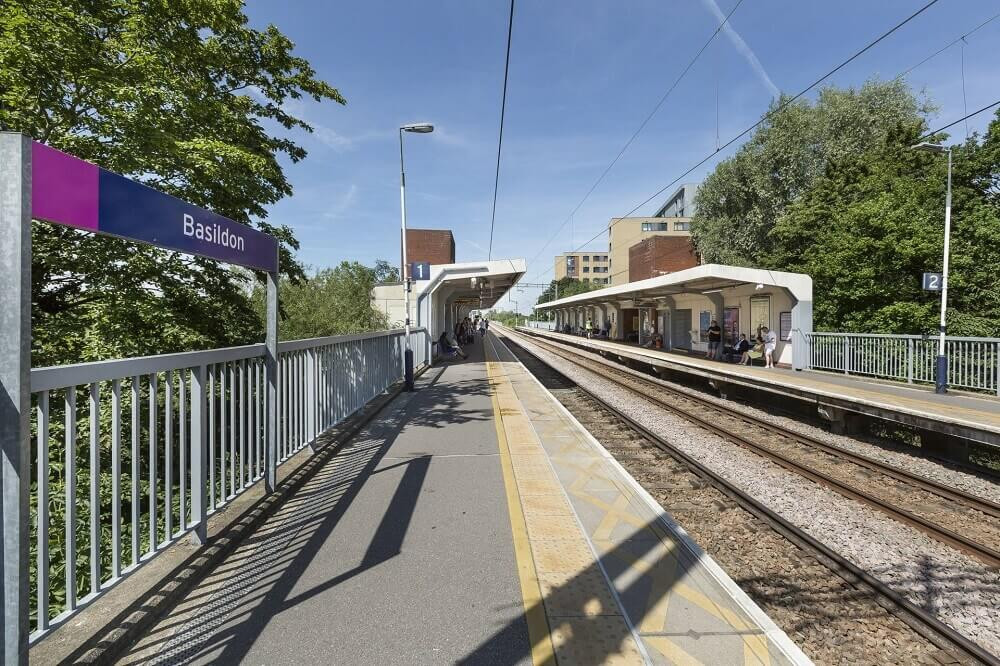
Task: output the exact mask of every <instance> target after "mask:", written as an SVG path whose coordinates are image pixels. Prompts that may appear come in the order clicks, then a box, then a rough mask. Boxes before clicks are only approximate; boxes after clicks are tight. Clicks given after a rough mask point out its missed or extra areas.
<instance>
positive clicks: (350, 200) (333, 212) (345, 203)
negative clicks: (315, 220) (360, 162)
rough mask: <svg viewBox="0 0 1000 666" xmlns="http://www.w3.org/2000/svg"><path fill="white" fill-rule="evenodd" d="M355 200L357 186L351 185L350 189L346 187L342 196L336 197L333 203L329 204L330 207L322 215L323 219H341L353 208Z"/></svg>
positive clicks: (355, 184)
mask: <svg viewBox="0 0 1000 666" xmlns="http://www.w3.org/2000/svg"><path fill="white" fill-rule="evenodd" d="M357 198H358V185H357V183H351V185H350V187H348V188H347V190H346V191H345V192H344V193H343V194H341V195H340V196H339V197H337V198H336V199H335V200H334V201H333V203H332V204H330V207H329V208H327V210H326V212H325V213H323V217H325V218H328V219H333V220H336V219H339V218H341V217H343V215H344V214H345V213H347V211H348V210H350V209H351V207H352V206H354V202H355V201H357Z"/></svg>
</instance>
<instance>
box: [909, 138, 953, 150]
mask: <svg viewBox="0 0 1000 666" xmlns="http://www.w3.org/2000/svg"><path fill="white" fill-rule="evenodd" d="M910 150H923V151H926V152H928V153H947V152H948V149H947V148H945V147H944V146H941V145H939V144H936V143H931V142H929V141H922V142H920V143H918V144H917V145H915V146H910Z"/></svg>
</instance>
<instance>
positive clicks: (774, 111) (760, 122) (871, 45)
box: [532, 0, 961, 281]
mask: <svg viewBox="0 0 1000 666" xmlns="http://www.w3.org/2000/svg"><path fill="white" fill-rule="evenodd" d="M938 2H939V0H930V2H928V3H927V4H925V5H924V6H923V7H921V8H920V9H918V10H917V11H915V12H913V13H912V14H910V15H909V16H907V17H906V18H905V19H903V20H902V21H900V22H899V23H897V24H896V25H895V26H893V27H892V28H890V29H889V30H887V31H886V32H884V33H882V35H880V36H879V37H878V38H876V39H875V40H873V41H871V42H869V43H868V44H867V45H866V46H865V47H863V48H862V49H861V50H859V51H857V52H856V53H854V55H852V56H851V57H849V58H848V59H847V60H844V61H843V62H841V63H840V64H839V65H837V66H836V67H834V68H833V69H831V70H830V71H828V72H827V73H826V74H824V75H823V76H821V77H819V78H818V79H816V80H815V81H813V82H812V83H811V84H809V85H808V86H807V87H805V88H803V89H802V90H801V91H799V92H798V93H797V94H795V95H794V96H792V97H790V98H788V99H786V100H784V101H783V102H782V103H781V104H779V105H778V106H777V107H775V108H774V109H772V110H770V111H768V112H767V113H765V114H764V115H763V116H761V119H760V120H758V121H757V122H755V123H754V124H752V125H750V126H749V127H747V128H746V129H745V130H743V131H742V132H740V133H739V134H737V135H736V136H734V137H732V138H731V139H729V140H728V141H727V142H726V143H724V144H723V145H722V147H721V148H720V149H719V150H717V151H713V152H712V153H710V154H709V155H707V156H705V157H704V158H703V159H701V160H700V161H699V162H698V163H697V164H695V165H694V166H692V167H691V168H689V169H688V170H687V171H685V172H684V173H682V174H681V175H679V176H678V177H677V178H675V179H673V180H672V181H670V182H669V183H667V184H666V185H664V186H663V187H661V188H660V189H659V190H657V191H656V192H654V193H653V194H652V195H650V196H649V197H647V198H646V199H645V200H643V201H642V202H641V203H639V204H638V205H636V206H635V207H633V208H632V209H631V210H630V211H629V212H627V213H625V214H624V215H622V216H620V217H619V218H613V219H621V218H624V217H628V216H630V215H631V214H632V213H634V212H635V211H637V210H639V209H640V208H642V207H643V206H645V205H646V204H647V203H649V202H650V201H652V200H653V199H655V198H656V197H658V196H660V195H661V194H663V192H665V191H666V190H667V189H668V188H670V187H672V186H674V185H675V184H677V183H678V182H680V181H681V179H683V178H685V177H686V176H688V175H689V174H690V173H691V172H693V171H694V170H695V169H697V168H698V167H700V166H702V165H703V164H704V163H705V162H707V161H709V160H710V159H712V158H713V157H715V156H716V155H717V154H719V152H721V151H722V150H725V149H726V148H728V147H729V146H731V145H733V144H734V143H736V142H737V141H739V140H740V139H742V138H743V137H744V136H746V135H747V134H749V133H750V132H752V131H754V130H755V129H757V128H758V127H760V126H761V125H763V124H764V122H766V121H767V120H768V119H769V118H771V116H774V115H775V114H777V113H780V112H781V111H783V110H785V109H786V108H788V106H789V105H790V104H792V103H794V102H795V101H796V100H798V99H799V98H801V97H802V96H803V95H805V94H806V93H807V92H809V91H810V90H812V89H813V88H815V87H816V86H818V85H819V84H820V83H822V82H823V81H825V80H827V79H828V78H830V77H831V76H833V75H834V74H836V73H837V72H839V71H840V70H841V69H843V68H844V67H846V66H847V65H849V64H850V63H852V62H854V61H855V60H857V59H858V58H859V57H861V56H862V55H863V54H864V53H866V52H868V51H870V50H871V49H872V48H874V47H875V46H876V45H877V44H879V43H880V42H882V41H883V40H885V39H886V38H887V37H889V35H891V34H893V33H894V32H896V31H897V30H899V29H900V28H902V27H903V26H904V25H906V24H907V23H909V22H910V21H912V20H913V19H915V18H917V17H918V16H920V15H921V14H923V13H924V12H925V11H927V10H928V9H930V8H931V7H933V6H934V5H936V4H937V3H938ZM959 122H961V120H960V121H959ZM603 233H605V230H604V229H602V230H601V232H600V233H598V234H597V235H596V236H594V237H592V238H591V239H590V240H588V241H586V242H585V243H584V244H583V245H581V246H580V247H579V248H577V249H576V250H573V252H578V251H579V250H580V249H582V248H583V247H584V246H586V245H587V244H588V243H591V242H592V241H594V240H596V239H597V238H599V237H600V236H601V234H603ZM532 261H534V260H532ZM549 270H551V268H550V269H546V270H545V271H543V272H541V273H539V274H538V275H536V276H535V277H534V278H533V281H536V280H537V279H538V278H539V277H541V276H542V275H545V273H547V272H548V271H549Z"/></svg>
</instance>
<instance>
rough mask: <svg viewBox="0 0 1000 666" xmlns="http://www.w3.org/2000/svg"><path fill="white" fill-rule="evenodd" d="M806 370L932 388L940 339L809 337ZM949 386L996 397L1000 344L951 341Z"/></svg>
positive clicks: (852, 335)
mask: <svg viewBox="0 0 1000 666" xmlns="http://www.w3.org/2000/svg"><path fill="white" fill-rule="evenodd" d="M806 340H807V342H808V345H809V367H810V368H811V369H813V370H830V371H834V372H843V373H844V374H849V375H867V376H870V377H881V378H885V379H894V380H899V381H905V382H909V383H914V382H926V383H934V363H935V358H936V357H937V353H938V339H937V338H936V337H924V336H920V335H877V334H868V333H807V334H806ZM945 351H946V353H947V355H948V385H949V386H954V387H956V388H965V389H971V390H975V391H988V392H991V393H995V394H997V395H1000V338H960V337H949V338H947V339H946V342H945Z"/></svg>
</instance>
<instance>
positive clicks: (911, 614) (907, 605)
mask: <svg viewBox="0 0 1000 666" xmlns="http://www.w3.org/2000/svg"><path fill="white" fill-rule="evenodd" d="M504 333H505V334H508V333H509V329H508V330H505V331H504ZM515 335H522V336H525V337H529V336H526V335H525V334H523V333H521V332H519V331H518V332H516V333H515ZM531 338H532V342H535V338H534V337H533V336H531ZM519 347H520V345H519ZM520 348H521V349H522V350H523V351H524V352H525V353H526V354H529V355H531V356H532V357H533V358H535V359H537V360H538V361H539V362H540V363H542V364H543V365H545V366H547V367H549V368H550V369H551V370H552V371H553V372H555V373H557V374H559V375H562V373H561V372H559V370H557V369H556V368H554V367H553V366H552V365H551V364H549V363H548V362H546V361H545V360H544V359H542V358H540V357H538V356H537V355H535V354H533V353H532V352H530V351H528V350H527V349H525V348H524V347H520ZM567 360H568V359H567ZM570 383H572V384H573V386H574V388H576V389H577V390H579V391H580V392H582V393H584V394H585V395H587V396H589V397H590V398H591V399H592V400H594V401H595V402H596V403H598V404H599V405H600V406H601V407H602V408H603V409H606V410H607V411H608V412H610V413H612V414H613V415H614V416H615V417H616V418H618V419H620V420H621V421H623V422H624V423H625V424H627V425H628V426H629V427H630V428H632V429H633V430H634V431H636V432H637V433H639V434H640V435H641V436H642V437H643V438H645V439H647V440H648V441H650V442H651V443H652V444H653V445H654V446H656V448H658V449H659V450H661V451H663V452H664V453H666V454H667V455H669V456H671V457H672V458H674V459H675V460H677V461H678V462H680V463H681V464H683V465H684V466H685V467H687V468H688V469H690V470H691V471H692V472H693V473H694V474H696V475H698V476H699V477H701V478H703V479H705V480H706V481H708V482H709V483H711V484H712V486H713V487H715V488H716V489H718V490H719V491H721V492H722V493H723V494H725V495H726V496H727V497H729V498H730V499H732V500H733V501H735V502H736V503H737V504H738V505H739V506H740V507H742V508H743V509H745V510H747V511H749V512H750V513H751V514H753V515H754V516H756V517H757V518H758V519H759V520H761V521H762V522H764V523H765V524H767V525H768V526H769V527H771V528H772V529H774V531H775V532H777V533H778V534H780V535H781V536H782V537H784V538H785V539H787V540H788V541H790V542H792V543H793V544H795V545H797V546H799V547H800V548H802V549H803V550H806V551H809V552H811V553H813V554H814V555H816V556H817V559H818V560H819V561H820V562H822V563H823V564H824V565H825V566H826V567H827V568H829V569H830V570H831V571H833V572H834V574H836V575H837V576H839V577H840V578H842V579H843V580H845V581H846V582H847V583H848V584H850V585H853V586H858V585H864V586H867V587H869V588H871V589H872V590H874V591H875V592H876V593H877V595H878V598H877V599H876V601H877V603H878V604H879V605H880V606H882V608H884V609H885V610H886V611H887V612H889V613H891V614H892V615H893V616H895V617H897V618H899V620H900V621H902V622H903V623H905V624H906V625H907V626H909V627H910V628H911V629H913V630H914V631H915V632H916V633H917V634H918V635H920V636H922V637H924V638H926V639H927V640H928V641H930V642H931V643H933V644H934V645H936V646H937V647H938V648H940V649H942V650H946V651H947V650H954V649H958V650H959V651H961V652H962V653H964V654H965V655H967V656H969V657H972V658H973V659H976V660H977V661H979V662H982V663H983V664H987V665H989V666H1000V658H998V657H997V656H996V655H994V654H992V653H991V652H989V651H988V650H986V649H985V648H983V647H982V646H980V645H979V644H978V643H976V642H975V641H972V640H971V639H969V638H968V637H966V636H965V635H963V634H961V633H959V632H958V631H956V630H955V629H953V628H952V627H951V626H949V625H947V624H946V623H944V622H943V621H942V620H940V619H938V618H937V617H936V616H934V615H931V614H930V613H928V612H926V611H924V610H923V609H921V608H920V607H919V606H916V605H914V604H913V603H912V602H910V601H909V600H908V599H906V598H905V597H904V596H902V595H901V594H899V593H898V592H896V591H895V590H893V589H892V588H890V587H889V586H888V585H886V584H885V583H883V582H882V581H880V580H879V579H878V578H875V577H874V576H872V575H871V574H869V573H868V572H866V571H865V570H863V569H861V568H860V567H858V566H857V565H855V564H854V563H852V562H851V561H850V560H848V559H847V558H846V557H844V556H842V555H840V554H839V553H837V552H836V551H834V550H832V549H830V548H829V547H827V546H826V545H825V544H823V543H822V542H820V541H818V540H817V539H815V538H814V537H812V536H811V535H810V534H809V533H807V532H805V531H804V530H802V529H801V528H799V527H797V526H795V525H794V524H793V523H791V522H789V521H788V520H786V519H785V518H783V517H782V516H781V515H780V514H778V513H777V512H775V511H773V510H771V509H770V508H768V507H767V506H765V505H764V504H762V503H760V502H759V501H757V500H756V499H754V498H753V497H752V496H751V495H749V494H747V493H746V492H744V491H743V490H741V489H740V488H739V487H738V486H736V485H735V484H733V483H732V482H730V481H729V480H727V479H726V478H724V477H722V476H720V475H719V474H717V473H716V472H714V471H713V470H712V469H710V468H709V467H707V466H705V465H703V464H702V463H700V462H698V461H697V460H696V459H694V458H692V457H691V456H689V455H688V454H687V453H685V452H684V451H682V450H680V449H679V448H677V447H675V446H674V445H673V444H671V443H670V442H669V441H667V440H666V439H664V438H663V437H661V436H660V435H658V434H656V433H654V432H652V431H651V430H649V429H648V428H646V427H645V426H644V425H642V424H641V423H638V422H637V421H635V420H634V419H633V418H631V417H630V416H628V415H627V414H624V413H623V412H621V411H620V410H619V409H617V408H616V407H614V406H612V405H610V404H609V403H608V402H606V401H605V400H604V399H603V398H602V397H600V396H599V395H597V394H596V393H594V392H593V391H590V390H588V389H586V388H583V387H582V386H580V385H579V384H577V383H576V382H572V381H571V380H570Z"/></svg>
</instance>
